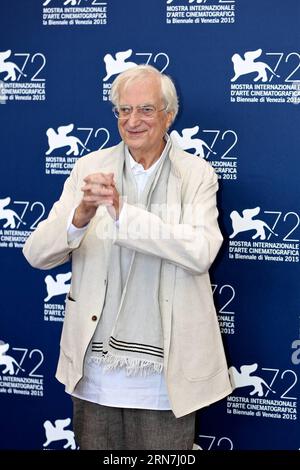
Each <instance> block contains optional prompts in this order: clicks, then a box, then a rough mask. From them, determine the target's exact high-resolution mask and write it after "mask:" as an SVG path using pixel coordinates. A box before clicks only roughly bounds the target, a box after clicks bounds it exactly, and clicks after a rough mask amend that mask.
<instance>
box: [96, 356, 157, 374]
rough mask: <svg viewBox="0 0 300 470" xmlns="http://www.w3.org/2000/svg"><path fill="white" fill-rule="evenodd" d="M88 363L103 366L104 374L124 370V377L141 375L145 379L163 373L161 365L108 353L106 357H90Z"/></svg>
mask: <svg viewBox="0 0 300 470" xmlns="http://www.w3.org/2000/svg"><path fill="white" fill-rule="evenodd" d="M90 361H91V362H94V363H96V364H101V365H104V372H109V371H112V370H115V369H118V368H121V367H122V368H123V367H124V368H125V369H126V375H127V376H130V375H134V376H135V375H142V376H143V377H146V376H147V375H152V374H161V373H162V371H163V367H164V366H163V363H159V362H154V361H146V360H144V359H137V358H134V359H133V358H130V357H124V356H115V355H113V354H110V353H108V354H107V355H106V356H95V355H92V356H91V357H90Z"/></svg>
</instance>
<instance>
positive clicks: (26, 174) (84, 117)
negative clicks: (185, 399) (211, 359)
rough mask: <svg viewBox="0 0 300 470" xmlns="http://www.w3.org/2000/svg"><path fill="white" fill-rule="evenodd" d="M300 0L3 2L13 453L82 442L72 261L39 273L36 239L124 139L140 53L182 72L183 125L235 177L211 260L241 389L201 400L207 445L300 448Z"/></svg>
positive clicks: (1, 92)
mask: <svg viewBox="0 0 300 470" xmlns="http://www.w3.org/2000/svg"><path fill="white" fill-rule="evenodd" d="M299 19H300V3H299V0H287V1H282V0H151V1H150V0H107V1H101V0H26V1H24V0H2V1H1V14H0V80H1V82H0V97H1V99H0V114H1V126H0V143H1V147H0V148H1V159H0V167H1V187H0V253H1V296H0V302H1V309H0V408H1V428H2V431H3V432H2V433H1V439H0V448H2V449H5V448H6V449H63V448H68V449H75V448H76V443H75V441H74V434H73V431H72V410H71V401H70V398H69V396H67V395H66V394H65V393H64V390H63V386H62V385H61V384H59V383H58V382H57V381H56V379H55V378H54V374H55V369H56V362H57V358H58V345H59V337H60V332H61V327H62V322H63V319H64V307H65V295H66V293H67V291H68V289H69V285H70V282H71V269H70V266H69V265H63V266H61V267H59V268H57V269H53V270H51V271H38V270H34V269H32V268H31V267H30V266H29V265H28V264H27V262H26V261H25V259H24V257H23V255H22V250H21V249H22V246H23V244H24V242H25V240H26V239H27V237H28V236H29V235H30V233H32V231H33V230H35V228H36V227H37V225H38V223H39V221H40V220H42V219H43V218H45V217H46V216H47V213H48V212H49V209H50V208H51V206H52V204H53V202H54V201H55V200H56V199H57V198H58V196H59V194H60V192H61V189H62V185H63V182H64V180H65V179H66V178H67V176H68V175H69V173H70V171H71V169H72V167H73V165H74V163H75V162H76V161H77V159H79V158H81V156H83V155H85V154H87V153H88V152H90V151H93V150H96V149H99V148H103V147H108V146H111V145H114V144H116V143H117V142H118V141H119V136H118V132H117V128H116V119H115V117H114V116H113V115H112V112H111V105H110V102H109V99H108V98H109V91H110V87H111V83H112V81H113V80H114V78H115V77H116V75H117V74H118V73H120V72H121V71H123V70H125V69H128V68H130V67H135V66H136V65H137V64H141V63H147V64H151V65H154V66H155V67H157V68H158V69H159V70H160V71H161V72H164V73H167V74H169V75H171V76H172V77H173V78H174V80H175V83H176V85H177V88H178V90H179V93H180V113H179V117H178V119H177V121H176V122H175V124H174V126H173V128H172V130H171V136H172V138H174V139H175V140H176V141H177V143H178V144H179V145H180V146H181V147H182V148H184V149H186V150H187V151H189V152H191V153H192V154H194V155H195V158H204V159H206V160H207V161H208V162H209V163H210V164H211V165H212V166H213V167H214V168H215V170H216V172H217V173H218V176H219V183H220V190H219V194H218V205H219V209H220V219H219V220H220V225H221V228H222V232H223V234H224V238H225V241H224V244H223V247H222V249H221V252H220V254H219V255H218V258H217V260H216V262H215V263H214V266H213V269H212V271H211V283H212V290H213V294H214V299H215V304H216V308H217V313H218V317H219V322H220V327H221V330H222V334H223V339H224V345H225V349H226V353H227V357H228V364H229V374H230V376H231V377H232V381H233V382H234V384H235V386H236V388H235V391H234V393H233V394H232V395H231V396H229V397H227V398H226V399H224V400H222V401H220V402H218V403H217V404H215V405H213V406H210V407H209V408H207V409H205V410H202V411H200V412H199V416H198V419H197V432H196V436H195V442H196V444H197V446H198V448H199V449H209V450H218V449H220V450H231V449H249V450H253V449H298V448H299V447H300V425H299V405H298V402H299V398H300V394H299V383H298V376H299V372H300V371H299V363H300V335H299V333H300V317H299V313H300V311H299V298H300V289H299V238H300V216H299V187H300V183H299V169H300V164H299V143H300V138H299V135H300V133H299V124H300V122H299V112H300V105H299V101H300V90H299V88H298V85H299V84H300V50H299V46H300V41H299V40H300V34H299Z"/></svg>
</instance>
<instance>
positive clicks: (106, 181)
mask: <svg viewBox="0 0 300 470" xmlns="http://www.w3.org/2000/svg"><path fill="white" fill-rule="evenodd" d="M113 178H114V174H113V173H107V174H105V173H94V174H92V175H88V176H86V177H85V178H84V180H83V181H84V183H85V184H84V186H83V187H82V188H81V190H82V191H83V198H82V200H81V202H80V204H79V206H78V207H77V208H76V210H75V212H74V216H73V220H72V224H73V225H74V226H75V227H77V228H82V227H84V226H85V225H87V224H88V223H89V222H90V220H91V219H92V218H93V217H94V215H95V213H96V211H97V208H98V206H100V205H103V206H112V205H113V195H114V186H115V183H114V179H113Z"/></svg>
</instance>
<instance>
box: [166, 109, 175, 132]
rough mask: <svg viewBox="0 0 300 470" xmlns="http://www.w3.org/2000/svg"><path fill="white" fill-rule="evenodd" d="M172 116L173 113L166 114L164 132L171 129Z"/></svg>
mask: <svg viewBox="0 0 300 470" xmlns="http://www.w3.org/2000/svg"><path fill="white" fill-rule="evenodd" d="M173 116H174V113H168V117H167V129H166V132H168V130H169V128H170V127H171V125H172V123H173Z"/></svg>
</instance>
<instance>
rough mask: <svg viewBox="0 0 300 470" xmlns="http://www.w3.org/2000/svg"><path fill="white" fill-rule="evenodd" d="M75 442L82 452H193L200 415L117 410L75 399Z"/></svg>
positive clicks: (127, 409)
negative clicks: (196, 417) (180, 415)
mask: <svg viewBox="0 0 300 470" xmlns="http://www.w3.org/2000/svg"><path fill="white" fill-rule="evenodd" d="M72 400H73V427H74V432H75V439H76V442H77V444H78V445H79V446H80V449H82V450H191V449H192V447H193V442H194V434H195V416H196V413H190V414H188V415H186V416H183V417H181V418H175V416H174V414H173V412H172V411H169V410H167V411H161V410H142V409H135V408H114V407H110V406H102V405H98V404H96V403H91V402H89V401H85V400H81V399H79V398H75V397H72Z"/></svg>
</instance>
